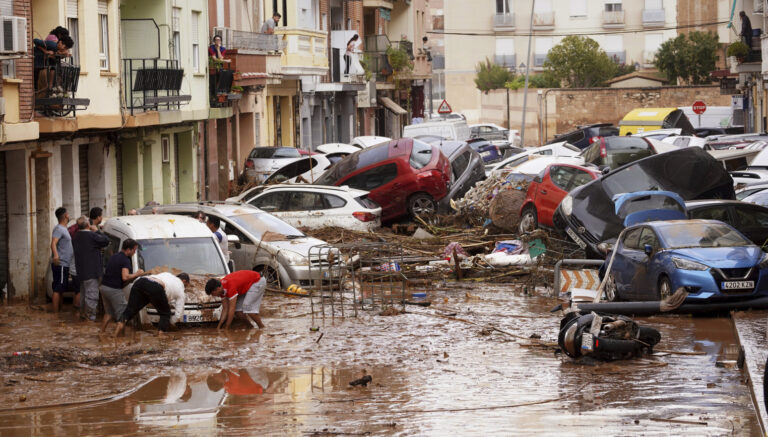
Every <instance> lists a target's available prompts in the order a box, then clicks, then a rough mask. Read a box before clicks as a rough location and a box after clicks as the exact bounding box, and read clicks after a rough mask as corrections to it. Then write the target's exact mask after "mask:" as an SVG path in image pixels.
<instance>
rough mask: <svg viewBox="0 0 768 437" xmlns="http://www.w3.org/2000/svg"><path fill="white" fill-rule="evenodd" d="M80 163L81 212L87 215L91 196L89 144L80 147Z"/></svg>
mask: <svg viewBox="0 0 768 437" xmlns="http://www.w3.org/2000/svg"><path fill="white" fill-rule="evenodd" d="M78 158H79V159H78V161H79V163H78V165H79V167H80V214H81V215H84V216H87V215H88V211H90V209H91V208H90V196H89V192H88V144H81V145H80V148H79V149H78Z"/></svg>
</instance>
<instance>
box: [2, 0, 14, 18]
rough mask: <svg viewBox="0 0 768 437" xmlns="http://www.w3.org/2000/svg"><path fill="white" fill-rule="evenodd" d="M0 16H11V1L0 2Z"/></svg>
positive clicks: (3, 0)
mask: <svg viewBox="0 0 768 437" xmlns="http://www.w3.org/2000/svg"><path fill="white" fill-rule="evenodd" d="M0 15H3V16H11V15H13V0H0Z"/></svg>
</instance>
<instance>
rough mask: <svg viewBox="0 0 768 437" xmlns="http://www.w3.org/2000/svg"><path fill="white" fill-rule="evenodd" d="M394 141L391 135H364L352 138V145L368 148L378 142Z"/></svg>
mask: <svg viewBox="0 0 768 437" xmlns="http://www.w3.org/2000/svg"><path fill="white" fill-rule="evenodd" d="M387 141H392V138H389V137H377V136H362V137H355V138H352V142H351V143H350V144H351V145H353V146H355V147H358V148H360V149H367V148H368V147H371V146H375V145H377V144H381V143H386V142H387Z"/></svg>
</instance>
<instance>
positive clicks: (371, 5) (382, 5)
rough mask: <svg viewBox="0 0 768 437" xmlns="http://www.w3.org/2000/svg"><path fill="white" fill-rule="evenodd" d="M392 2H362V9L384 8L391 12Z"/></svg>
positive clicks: (374, 0) (377, 0) (385, 0)
mask: <svg viewBox="0 0 768 437" xmlns="http://www.w3.org/2000/svg"><path fill="white" fill-rule="evenodd" d="M392 1H393V0H363V7H364V8H384V9H389V10H392Z"/></svg>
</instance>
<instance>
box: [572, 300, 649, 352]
mask: <svg viewBox="0 0 768 437" xmlns="http://www.w3.org/2000/svg"><path fill="white" fill-rule="evenodd" d="M660 340H661V334H660V333H659V331H657V330H655V329H653V328H648V327H644V326H639V325H638V324H637V323H636V322H635V321H634V320H632V319H630V318H629V317H626V316H621V315H614V314H598V313H596V312H589V313H586V312H581V311H573V312H570V313H567V314H566V315H565V317H564V318H563V319H562V320H561V321H560V333H559V335H558V337H557V342H558V344H559V345H560V348H561V349H562V350H563V352H565V354H566V355H568V356H569V357H571V358H574V359H579V358H581V357H585V356H589V357H591V358H594V359H597V360H603V361H613V360H622V359H628V358H633V357H637V356H640V355H642V354H644V353H648V354H650V353H651V352H653V347H654V346H655V345H656V344H658V343H659V341H660Z"/></svg>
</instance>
